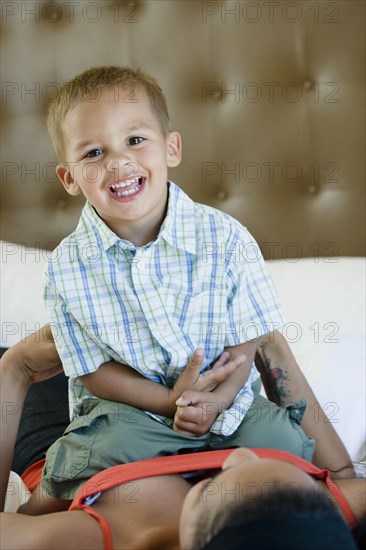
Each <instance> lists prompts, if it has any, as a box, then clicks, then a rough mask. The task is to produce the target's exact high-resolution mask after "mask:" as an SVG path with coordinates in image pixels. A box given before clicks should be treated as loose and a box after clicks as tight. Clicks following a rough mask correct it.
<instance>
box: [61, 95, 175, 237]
mask: <svg viewBox="0 0 366 550" xmlns="http://www.w3.org/2000/svg"><path fill="white" fill-rule="evenodd" d="M132 99H133V101H131V100H132ZM63 135H64V142H65V158H66V162H65V163H63V164H60V165H59V166H58V167H57V175H58V176H59V178H60V180H61V181H62V183H63V185H64V187H65V188H66V190H67V191H68V193H70V194H71V195H78V194H79V193H83V195H84V196H85V197H86V199H87V200H88V201H89V202H90V203H91V204H92V205H93V206H94V208H95V210H96V211H97V212H98V214H99V216H100V217H101V218H102V219H103V220H104V221H105V223H106V224H107V225H108V226H109V227H110V228H111V229H112V231H114V232H115V233H116V234H117V235H119V236H120V237H121V238H127V239H129V240H132V242H135V244H137V245H139V246H141V245H143V244H146V243H147V242H149V241H150V240H151V239H153V238H154V237H155V236H156V235H157V233H158V232H159V229H160V225H161V223H162V221H163V219H164V217H165V212H166V206H167V177H168V167H173V166H178V164H179V163H180V159H181V142H180V136H179V134H178V133H177V132H170V133H169V134H168V135H165V134H164V132H163V130H162V128H161V126H160V124H159V121H158V120H157V118H156V116H155V114H154V112H153V110H152V108H151V106H150V102H149V99H148V98H147V97H146V95H145V94H144V93H141V92H138V93H137V94H135V95H134V97H133V98H132V96H131V93H130V92H129V93H126V91H123V90H122V89H121V88H118V87H117V88H114V89H112V90H110V89H102V90H99V94H98V98H97V99H96V100H95V101H83V102H81V103H78V104H77V105H76V106H75V107H74V108H73V109H72V110H71V111H69V112H68V114H67V116H66V118H65V121H64V124H63ZM132 237H133V238H132ZM145 241H146V242H145Z"/></svg>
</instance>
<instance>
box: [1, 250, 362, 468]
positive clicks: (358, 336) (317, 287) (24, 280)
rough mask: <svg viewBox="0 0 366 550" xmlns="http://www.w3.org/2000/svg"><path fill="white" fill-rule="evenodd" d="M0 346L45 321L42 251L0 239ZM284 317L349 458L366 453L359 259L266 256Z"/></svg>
mask: <svg viewBox="0 0 366 550" xmlns="http://www.w3.org/2000/svg"><path fill="white" fill-rule="evenodd" d="M0 244H1V329H2V330H1V346H3V347H9V346H11V345H12V344H14V343H15V342H17V341H18V340H20V339H21V338H23V337H24V336H26V335H27V334H29V333H31V332H33V331H34V330H36V329H37V328H40V327H41V326H43V325H44V324H45V323H46V322H47V314H46V311H45V309H44V307H43V303H42V296H41V283H40V281H41V275H42V271H43V269H44V265H45V261H46V258H47V253H46V252H45V251H41V250H35V249H34V250H33V249H29V248H28V249H27V248H25V247H23V246H20V245H15V244H13V243H6V242H1V243H0ZM267 265H268V268H269V270H270V272H271V273H272V276H273V278H274V280H275V283H276V286H277V290H278V292H279V295H280V298H281V302H282V304H283V307H284V311H285V314H286V317H287V321H288V323H287V325H286V326H285V327H284V329H283V333H284V335H285V337H286V338H287V340H288V341H289V343H290V345H291V348H292V349H293V352H294V354H295V356H296V358H297V360H298V362H299V364H300V365H301V368H302V369H303V371H304V373H305V375H306V376H307V378H308V380H309V382H310V384H311V386H312V387H313V389H314V390H315V393H316V394H317V396H318V398H319V401H320V404H321V405H322V406H323V408H324V409H325V411H326V413H327V414H328V416H329V421H330V422H333V423H334V427H335V429H336V430H337V431H338V433H339V435H340V436H341V438H342V440H343V441H344V443H345V445H346V447H347V449H348V451H349V452H350V454H351V456H352V458H353V459H354V460H365V459H366V444H365V440H366V436H365V434H366V406H365V394H366V389H365V388H366V379H365V364H366V362H365V259H364V258H345V257H341V258H319V259H317V261H315V260H314V259H300V260H298V261H290V260H280V261H279V260H276V261H273V262H267Z"/></svg>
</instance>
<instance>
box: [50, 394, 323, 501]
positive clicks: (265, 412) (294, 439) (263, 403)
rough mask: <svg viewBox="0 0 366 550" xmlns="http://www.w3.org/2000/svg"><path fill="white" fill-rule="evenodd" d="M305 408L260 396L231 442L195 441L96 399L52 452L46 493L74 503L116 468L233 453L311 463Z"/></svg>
mask: <svg viewBox="0 0 366 550" xmlns="http://www.w3.org/2000/svg"><path fill="white" fill-rule="evenodd" d="M256 389H257V388H256ZM305 406H306V403H305V400H300V401H298V402H297V403H293V404H290V405H288V406H287V407H286V408H284V409H282V408H280V407H277V406H276V405H275V404H274V403H272V402H271V401H268V400H267V399H265V398H264V397H262V396H261V395H259V394H258V393H257V392H256V393H255V398H254V401H253V403H252V405H251V407H250V409H249V411H248V413H247V415H246V417H245V419H244V420H243V422H242V423H241V425H240V426H239V428H238V429H237V430H236V431H235V432H234V433H233V434H232V435H231V436H229V437H224V436H219V435H216V434H211V433H206V434H204V435H201V436H196V435H192V436H190V435H184V434H181V433H179V432H176V431H174V430H173V429H172V427H171V426H172V421H167V422H166V423H160V422H158V421H157V420H154V419H153V418H151V417H150V416H149V415H147V414H146V413H145V412H143V411H141V410H140V409H136V408H134V407H131V406H129V405H125V404H122V403H116V402H114V401H106V400H103V399H93V400H90V401H88V402H86V403H85V404H84V405H83V415H82V416H79V417H78V418H76V419H75V420H73V421H72V422H71V424H70V425H69V426H68V428H67V429H66V430H65V433H64V435H63V436H62V437H61V438H60V439H58V440H57V441H56V442H55V443H54V444H53V445H52V446H51V447H50V448H49V450H48V452H47V456H46V463H45V466H44V469H43V476H42V482H41V488H42V490H44V491H45V492H46V493H47V494H50V495H53V496H55V497H57V498H61V499H66V500H70V499H72V498H73V497H74V495H75V493H76V492H77V490H78V489H79V488H80V487H81V486H82V485H83V484H84V483H85V481H87V480H88V479H89V478H91V477H92V476H93V475H95V474H96V473H98V472H100V471H102V470H105V469H106V468H109V467H111V466H115V465H117V464H122V463H125V462H134V461H137V460H142V459H144V458H153V457H157V456H166V455H171V454H183V453H191V452H196V451H207V450H217V449H228V448H231V447H262V448H264V447H267V448H275V449H281V450H284V451H288V452H290V453H293V454H294V455H297V456H300V457H301V458H304V459H305V460H308V461H311V459H312V456H313V452H314V448H315V442H314V440H313V439H312V438H309V437H307V436H306V435H305V433H304V431H303V430H302V428H301V427H300V422H301V419H302V416H303V414H304V411H305Z"/></svg>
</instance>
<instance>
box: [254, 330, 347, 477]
mask: <svg viewBox="0 0 366 550" xmlns="http://www.w3.org/2000/svg"><path fill="white" fill-rule="evenodd" d="M256 366H257V368H258V370H259V372H260V373H261V378H262V381H263V385H264V388H265V390H266V392H267V395H268V397H269V399H271V400H273V401H275V402H276V403H277V404H278V405H280V406H285V405H287V404H288V403H292V402H294V401H297V400H298V399H300V398H301V397H304V398H305V399H306V402H307V407H306V411H305V414H304V418H303V420H302V422H301V426H302V428H303V429H304V431H305V433H306V434H307V435H308V436H310V437H313V438H314V439H315V441H316V447H315V452H314V457H313V461H314V464H316V465H317V466H318V467H319V468H328V469H329V470H330V471H331V472H333V473H334V475H333V477H334V478H350V477H353V476H354V475H355V472H354V469H353V466H352V461H351V458H350V456H349V454H348V452H347V450H346V448H345V446H344V445H343V443H342V441H341V440H340V438H339V436H338V434H337V432H336V431H335V429H334V428H333V426H332V424H331V422H330V421H329V420H328V418H327V416H326V415H325V413H324V411H323V409H322V408H321V406H320V404H319V402H318V400H317V398H316V396H315V394H314V392H313V390H312V389H311V387H310V386H309V384H308V381H307V380H306V378H305V376H304V374H303V373H302V371H301V369H300V367H299V365H298V364H297V362H296V359H295V357H294V356H293V354H292V352H291V349H290V347H289V345H288V343H287V342H286V340H285V338H284V337H283V336H282V334H281V333H280V332H278V331H274V332H271V333H269V334H267V335H265V336H263V337H261V338H260V340H259V341H258V344H257V356H256Z"/></svg>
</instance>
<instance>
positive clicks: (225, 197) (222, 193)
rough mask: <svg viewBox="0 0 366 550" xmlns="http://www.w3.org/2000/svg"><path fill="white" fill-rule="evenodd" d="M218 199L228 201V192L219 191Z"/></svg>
mask: <svg viewBox="0 0 366 550" xmlns="http://www.w3.org/2000/svg"><path fill="white" fill-rule="evenodd" d="M217 198H218V199H220V201H223V200H225V199H227V192H226V191H223V190H221V191H219V192H218V193H217Z"/></svg>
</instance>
